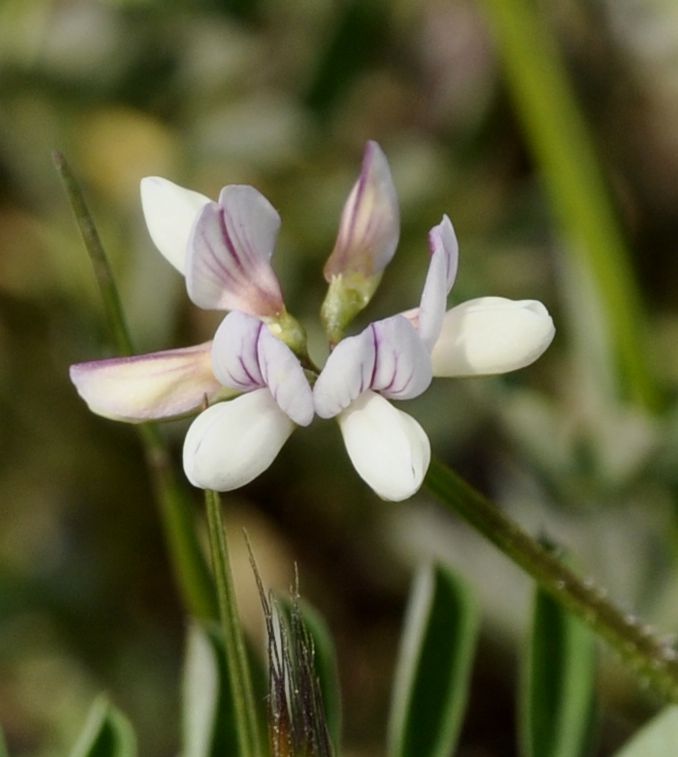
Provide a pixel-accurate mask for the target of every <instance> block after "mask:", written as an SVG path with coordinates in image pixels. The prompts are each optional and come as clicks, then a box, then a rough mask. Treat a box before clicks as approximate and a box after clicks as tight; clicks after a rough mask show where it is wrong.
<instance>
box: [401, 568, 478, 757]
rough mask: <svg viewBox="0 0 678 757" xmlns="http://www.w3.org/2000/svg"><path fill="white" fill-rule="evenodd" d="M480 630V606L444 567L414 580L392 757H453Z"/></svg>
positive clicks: (424, 572)
mask: <svg viewBox="0 0 678 757" xmlns="http://www.w3.org/2000/svg"><path fill="white" fill-rule="evenodd" d="M477 630H478V615H477V611H476V607H475V603H474V602H473V601H472V599H471V596H470V594H469V592H468V590H467V589H466V587H465V586H464V584H462V583H461V582H460V581H459V579H458V578H457V577H456V576H455V575H454V574H453V573H452V572H451V571H449V570H448V569H446V568H444V567H442V566H440V565H435V566H427V567H424V568H422V569H421V570H420V571H419V572H418V574H417V575H416V577H415V580H414V584H413V587H412V590H411V593H410V600H409V605H408V609H407V615H406V619H405V628H404V631H403V635H402V639H401V646H400V654H399V657H398V662H397V667H396V674H395V683H394V690H393V699H392V702H391V716H390V720H389V732H388V750H387V754H388V755H389V757H449V755H450V754H452V753H453V751H454V747H455V744H456V741H457V738H458V736H459V730H460V727H461V722H462V717H463V715H464V710H465V707H466V700H467V695H468V686H469V678H470V673H471V663H472V660H473V653H474V650H475V644H476V636H477Z"/></svg>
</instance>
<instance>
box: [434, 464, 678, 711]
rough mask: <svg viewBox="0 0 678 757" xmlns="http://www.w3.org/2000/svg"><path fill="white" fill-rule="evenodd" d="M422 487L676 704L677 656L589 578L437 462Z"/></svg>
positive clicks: (677, 693)
mask: <svg viewBox="0 0 678 757" xmlns="http://www.w3.org/2000/svg"><path fill="white" fill-rule="evenodd" d="M425 481H426V484H427V486H428V488H429V490H430V491H431V492H433V494H435V495H436V496H437V497H438V498H439V499H440V500H441V502H443V504H445V505H446V506H447V507H448V508H450V509H451V510H453V511H454V512H455V513H457V515H459V516H461V517H462V518H463V519H464V520H465V521H466V522H467V523H469V524H470V525H471V526H473V528H475V529H476V531H479V532H480V533H481V534H482V535H483V536H484V537H485V538H487V539H488V540H489V541H491V542H492V543H493V544H494V545H495V546H496V547H498V548H499V549H500V550H501V551H502V552H503V553H504V554H505V555H506V556H507V557H508V558H509V559H511V560H512V561H513V562H514V563H516V564H517V565H519V566H520V567H521V568H522V569H523V570H524V571H525V572H527V573H528V574H529V575H530V576H532V578H534V579H535V580H536V581H537V583H538V584H539V585H540V586H541V587H542V588H543V589H544V590H545V591H547V592H548V593H549V594H550V595H551V596H552V597H554V599H555V600H556V601H557V602H558V603H560V604H561V605H562V606H563V607H565V608H566V609H567V610H568V611H570V612H571V613H572V614H573V615H575V616H576V617H578V618H579V619H580V620H581V621H582V622H583V623H584V624H585V625H587V626H589V627H590V628H591V629H592V630H593V631H594V632H595V633H596V634H597V635H598V636H600V637H601V638H602V639H604V640H605V641H606V642H607V643H608V644H609V645H610V646H611V647H612V648H613V649H614V650H615V651H616V652H617V653H618V654H619V656H620V657H621V659H622V660H623V661H624V662H625V663H626V664H627V665H628V667H629V668H630V669H631V670H632V671H633V672H634V674H635V675H636V676H637V677H638V678H640V679H641V680H646V681H647V682H648V684H649V685H651V686H652V688H653V689H654V690H655V691H656V692H657V693H658V694H659V695H660V696H662V697H664V698H665V699H666V700H668V701H670V702H673V703H675V704H678V653H677V652H676V649H675V648H674V646H673V644H672V643H670V642H668V641H665V640H663V639H661V638H659V637H658V636H657V635H656V633H655V632H654V631H653V629H652V628H651V627H650V626H648V625H646V624H644V623H643V622H642V621H641V620H640V619H639V618H638V617H636V616H635V615H633V614H631V613H625V612H624V611H622V610H621V609H620V608H619V607H617V606H616V605H615V604H614V603H612V602H611V601H610V600H609V599H607V592H606V590H605V589H603V588H602V587H599V586H597V585H596V584H595V583H594V582H593V581H592V580H590V579H588V578H586V579H581V578H580V577H579V576H577V575H576V573H575V572H574V571H572V570H571V569H570V568H568V567H567V566H566V565H565V564H564V563H562V562H561V561H560V560H559V559H558V558H557V557H556V556H555V555H554V554H553V552H552V551H551V550H549V549H548V548H546V547H544V546H542V545H541V544H540V543H538V542H537V541H535V540H534V539H533V538H532V537H530V536H529V534H527V533H526V532H525V531H524V530H523V529H522V528H521V527H520V526H519V525H518V524H517V523H516V522H515V521H513V520H511V519H510V518H509V517H508V516H507V515H505V514H504V513H503V512H502V511H501V510H500V509H499V508H498V507H497V506H496V505H494V504H493V503H492V502H490V501H489V500H488V499H486V498H485V497H484V496H483V495H482V494H480V492H478V491H476V490H475V489H474V488H473V487H471V486H470V485H469V484H468V483H466V482H465V481H464V480H463V479H462V478H461V477H460V476H458V475H457V474H456V473H455V472H454V471H452V470H451V469H450V468H448V467H447V466H445V465H443V464H442V463H440V462H439V461H437V460H433V461H432V462H431V466H430V468H429V470H428V474H427V476H426V479H425Z"/></svg>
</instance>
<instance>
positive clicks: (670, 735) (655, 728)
mask: <svg viewBox="0 0 678 757" xmlns="http://www.w3.org/2000/svg"><path fill="white" fill-rule="evenodd" d="M677 752H678V707H665V708H664V709H663V710H662V711H661V712H660V713H659V715H656V716H655V717H654V718H652V720H650V722H649V723H647V725H645V726H644V727H643V728H641V729H640V730H639V731H638V732H637V733H636V734H635V735H634V736H632V737H631V740H630V741H629V742H628V743H627V744H625V745H624V746H623V747H622V748H621V749H620V750H619V751H618V752H616V753H615V755H614V757H675V755H676V753H677Z"/></svg>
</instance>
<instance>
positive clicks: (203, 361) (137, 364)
mask: <svg viewBox="0 0 678 757" xmlns="http://www.w3.org/2000/svg"><path fill="white" fill-rule="evenodd" d="M211 347H212V343H211V342H205V343H204V344H199V345H197V346H195V347H184V348H182V349H178V350H165V351H163V352H152V353H150V354H147V355H136V356H134V357H119V358H110V359H108V360H95V361H91V362H88V363H78V364H77V365H72V366H71V369H70V376H71V381H72V382H73V383H74V384H75V388H76V389H77V390H78V394H79V395H80V396H81V397H82V398H83V399H84V400H85V402H86V403H87V405H88V407H89V408H90V410H91V411H92V412H94V413H96V414H97V415H102V416H103V417H104V418H112V419H113V420H119V421H128V422H130V423H135V422H141V421H149V420H157V419H162V418H172V417H176V416H179V415H184V414H185V413H188V412H190V411H192V410H195V409H196V408H199V407H200V406H201V405H202V404H203V403H204V401H205V398H207V399H208V400H209V399H211V398H212V397H214V396H215V395H216V394H217V393H218V392H219V391H220V390H221V388H222V387H221V385H220V384H219V382H218V381H217V379H216V377H215V376H214V374H213V372H212V363H211V358H210V351H211Z"/></svg>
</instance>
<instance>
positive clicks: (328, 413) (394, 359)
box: [313, 315, 432, 418]
mask: <svg viewBox="0 0 678 757" xmlns="http://www.w3.org/2000/svg"><path fill="white" fill-rule="evenodd" d="M431 375H432V374H431V358H430V356H429V353H428V350H427V349H426V347H425V345H424V344H423V342H422V341H421V339H419V337H418V335H417V333H416V331H415V329H414V328H413V326H412V324H411V323H409V321H408V320H407V319H406V318H403V317H402V316H399V315H396V316H393V317H391V318H386V319H384V320H383V321H377V322H376V323H372V324H370V325H369V326H368V327H367V328H366V329H365V330H364V331H363V332H362V333H360V334H358V335H357V336H353V337H348V338H347V339H343V340H342V341H341V342H339V344H338V345H337V347H336V348H335V349H334V351H333V352H332V353H331V354H330V356H329V358H328V359H327V362H326V363H325V367H324V368H323V370H322V372H321V374H320V376H319V377H318V380H317V381H316V383H315V386H314V388H313V399H314V403H315V409H316V412H317V413H318V415H319V416H320V417H321V418H333V417H334V416H335V415H337V414H338V413H340V412H341V411H342V410H344V409H345V408H347V407H348V406H349V405H350V404H351V402H353V400H355V399H357V398H358V397H359V396H360V395H361V394H362V393H363V392H364V391H366V390H367V389H373V390H374V391H375V392H379V393H380V394H383V395H384V396H385V397H390V398H391V399H401V400H404V399H412V398H413V397H417V396H418V395H420V394H421V393H422V392H424V391H425V390H426V389H427V387H428V385H429V384H430V383H431Z"/></svg>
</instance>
